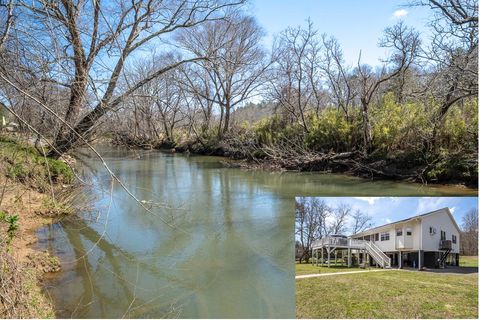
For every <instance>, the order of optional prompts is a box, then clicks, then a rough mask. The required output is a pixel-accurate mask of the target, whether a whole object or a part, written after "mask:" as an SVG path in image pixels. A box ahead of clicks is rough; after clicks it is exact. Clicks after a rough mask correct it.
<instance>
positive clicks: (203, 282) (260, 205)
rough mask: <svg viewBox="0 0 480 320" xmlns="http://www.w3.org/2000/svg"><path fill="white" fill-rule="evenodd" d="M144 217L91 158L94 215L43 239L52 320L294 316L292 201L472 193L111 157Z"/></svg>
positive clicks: (213, 162)
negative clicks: (57, 263) (49, 257)
mask: <svg viewBox="0 0 480 320" xmlns="http://www.w3.org/2000/svg"><path fill="white" fill-rule="evenodd" d="M102 154H103V155H104V157H105V159H106V161H107V163H108V164H109V166H110V167H111V168H112V170H113V171H114V172H115V173H116V174H117V175H118V177H119V178H120V179H121V180H122V181H123V182H124V183H125V184H126V185H127V186H128V188H129V189H130V190H131V191H132V192H133V193H134V194H135V196H136V197H137V198H138V199H140V200H142V202H143V203H144V205H145V206H146V207H147V208H148V210H146V209H144V208H142V207H141V206H140V205H139V204H138V203H137V202H136V201H135V200H134V199H133V198H132V197H130V196H129V195H128V194H127V193H126V192H125V191H124V190H123V189H122V188H121V187H120V186H119V185H118V184H117V183H113V184H112V182H111V180H110V178H109V176H108V174H106V172H105V170H104V169H103V167H102V166H101V164H100V162H99V161H96V160H95V159H93V158H92V159H89V160H87V162H86V167H88V170H91V171H93V173H94V175H95V177H96V178H95V180H94V181H93V182H92V185H91V187H89V188H88V189H89V191H90V192H91V193H92V194H94V195H95V201H94V204H93V207H94V209H95V210H93V212H90V213H89V214H88V215H86V217H85V219H79V221H63V222H60V223H57V224H54V225H51V226H48V227H45V228H42V229H40V230H39V231H38V236H39V246H40V248H41V249H49V250H51V251H53V252H54V253H55V254H57V255H59V256H60V258H61V260H62V263H63V269H64V270H63V271H62V272H61V273H59V274H56V275H54V276H52V278H51V279H49V280H48V281H47V283H46V290H47V292H48V294H49V295H50V296H51V298H52V299H53V301H54V303H55V306H56V309H57V316H58V317H62V318H66V317H77V318H104V317H106V318H119V317H128V318H160V317H169V318H174V317H187V318H218V317H223V318H231V317H241V318H258V317H262V318H269V317H275V318H282V317H283V318H285V317H287V318H294V317H295V280H294V264H293V261H294V235H293V234H294V197H295V196H298V195H310V196H311V195H325V196H327V195H335V196H339V195H356V196H359V195H370V196H371V195H376V196H380V195H405V196H407V195H422V194H424V195H442V194H445V195H446V194H449V195H452V194H455V195H458V194H468V193H470V194H471V193H474V192H476V191H472V190H468V189H461V188H454V187H445V186H439V187H430V186H429V187H426V186H421V185H417V184H408V183H398V182H388V181H381V182H378V181H376V182H371V181H368V180H363V179H359V178H354V177H348V176H343V175H332V174H319V173H293V172H287V173H285V172H284V173H278V172H277V173H272V172H263V171H248V170H240V169H231V168H224V167H223V165H222V163H221V161H222V159H220V158H216V157H205V156H190V157H188V156H184V155H173V154H165V153H161V152H156V151H152V152H138V151H137V152H135V151H125V150H120V149H110V148H106V149H105V150H104V151H103V152H102Z"/></svg>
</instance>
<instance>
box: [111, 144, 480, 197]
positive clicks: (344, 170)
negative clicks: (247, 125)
mask: <svg viewBox="0 0 480 320" xmlns="http://www.w3.org/2000/svg"><path fill="white" fill-rule="evenodd" d="M108 141H109V143H111V144H113V145H117V146H124V147H127V148H139V149H144V150H160V151H166V152H176V153H187V154H195V155H207V156H219V157H225V158H226V159H232V160H237V161H235V162H226V163H225V164H226V166H230V167H237V168H243V169H254V170H267V171H297V172H323V173H337V174H346V175H351V176H356V177H362V178H365V179H369V180H394V181H405V182H414V183H421V184H433V185H447V186H455V187H459V188H466V189H467V188H470V189H478V171H476V169H475V168H476V164H477V162H476V161H475V163H470V162H468V161H466V160H465V159H462V158H461V157H459V158H458V159H451V158H448V159H447V158H442V157H439V158H437V159H435V160H432V161H431V162H430V163H428V164H424V163H423V160H424V159H423V160H422V159H415V157H414V156H413V155H411V154H407V153H404V152H401V151H398V152H395V153H391V154H386V155H385V154H379V153H372V154H370V155H368V156H367V155H365V154H364V153H362V152H360V151H351V152H342V153H335V152H333V151H332V152H329V153H321V152H314V151H309V150H306V149H298V148H296V147H295V146H294V145H290V146H288V145H285V146H282V147H279V146H265V145H263V146H260V145H258V144H257V143H254V142H252V141H251V140H249V141H244V140H242V139H236V138H233V137H231V138H228V137H227V138H225V139H223V140H221V141H217V140H203V139H201V138H198V139H195V140H191V139H190V140H188V139H184V140H181V141H180V142H178V143H173V142H170V141H152V140H143V139H140V140H135V139H131V138H129V139H126V138H122V139H119V138H118V137H117V138H114V139H110V140H108Z"/></svg>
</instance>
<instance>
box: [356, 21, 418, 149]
mask: <svg viewBox="0 0 480 320" xmlns="http://www.w3.org/2000/svg"><path fill="white" fill-rule="evenodd" d="M380 45H381V46H382V47H385V48H390V49H391V50H392V53H391V56H390V57H389V59H388V60H387V61H385V65H384V67H383V68H382V70H381V71H380V72H379V73H375V72H374V71H373V70H372V68H371V67H369V66H367V65H361V64H360V60H361V55H360V56H359V59H358V68H357V70H356V73H357V74H356V76H357V79H358V85H359V87H360V88H359V91H360V92H359V93H360V103H361V107H362V122H363V142H364V152H366V153H368V152H370V151H371V149H372V141H373V137H372V126H371V123H370V103H371V102H372V99H373V98H374V95H375V94H376V93H377V92H378V90H379V89H380V86H381V85H382V84H383V83H386V82H387V81H389V80H391V79H393V78H394V77H396V76H397V75H399V74H401V73H402V72H405V71H406V70H408V68H409V67H410V65H411V64H412V63H413V62H414V59H415V58H416V56H417V52H418V50H419V48H420V39H419V34H418V32H416V31H415V30H413V29H411V28H407V27H406V26H405V25H404V24H403V22H400V23H398V24H396V25H394V26H393V27H389V28H387V29H385V34H384V38H383V39H381V41H380ZM389 67H390V69H389Z"/></svg>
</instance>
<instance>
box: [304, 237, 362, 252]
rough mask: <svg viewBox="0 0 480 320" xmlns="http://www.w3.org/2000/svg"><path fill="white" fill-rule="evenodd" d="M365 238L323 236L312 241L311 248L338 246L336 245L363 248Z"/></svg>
mask: <svg viewBox="0 0 480 320" xmlns="http://www.w3.org/2000/svg"><path fill="white" fill-rule="evenodd" d="M365 242H366V241H365V240H359V239H349V238H348V239H347V238H341V237H323V238H322V239H319V240H316V241H314V242H313V243H312V247H313V248H319V247H324V246H332V247H335V246H338V247H355V248H359V249H363V248H365Z"/></svg>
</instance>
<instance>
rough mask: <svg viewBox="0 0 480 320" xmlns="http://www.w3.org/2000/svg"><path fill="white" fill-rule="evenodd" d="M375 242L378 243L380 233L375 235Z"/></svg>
mask: <svg viewBox="0 0 480 320" xmlns="http://www.w3.org/2000/svg"><path fill="white" fill-rule="evenodd" d="M375 241H378V233H375Z"/></svg>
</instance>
